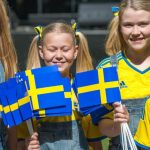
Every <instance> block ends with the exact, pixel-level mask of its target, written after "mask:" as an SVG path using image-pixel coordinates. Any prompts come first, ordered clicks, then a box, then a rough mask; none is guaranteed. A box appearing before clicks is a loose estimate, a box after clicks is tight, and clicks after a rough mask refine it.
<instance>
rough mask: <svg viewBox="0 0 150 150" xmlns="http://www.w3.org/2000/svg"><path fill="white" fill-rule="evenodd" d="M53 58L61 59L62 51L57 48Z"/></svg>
mask: <svg viewBox="0 0 150 150" xmlns="http://www.w3.org/2000/svg"><path fill="white" fill-rule="evenodd" d="M55 58H56V59H58V60H61V59H62V58H63V53H62V51H61V50H57V53H56V55H55Z"/></svg>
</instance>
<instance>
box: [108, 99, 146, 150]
mask: <svg viewBox="0 0 150 150" xmlns="http://www.w3.org/2000/svg"><path fill="white" fill-rule="evenodd" d="M147 99H148V97H145V98H143V99H135V100H133V99H132V100H123V101H122V103H123V104H125V106H126V107H127V109H128V111H129V114H130V122H129V128H130V130H131V133H132V135H133V136H134V134H135V132H136V130H137V127H138V123H139V121H140V118H141V117H142V115H143V111H144V106H145V102H146V100H147ZM129 149H130V148H129ZM109 150H122V147H121V141H120V136H117V137H113V138H111V140H110V143H109ZM139 150H140V149H139Z"/></svg>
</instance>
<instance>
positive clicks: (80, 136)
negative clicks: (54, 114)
mask: <svg viewBox="0 0 150 150" xmlns="http://www.w3.org/2000/svg"><path fill="white" fill-rule="evenodd" d="M38 134H39V141H40V150H88V143H87V140H86V138H85V135H84V132H83V129H82V126H81V122H80V121H77V120H74V121H69V122H43V123H41V124H40V127H39V128H38Z"/></svg>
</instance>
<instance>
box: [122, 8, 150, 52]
mask: <svg viewBox="0 0 150 150" xmlns="http://www.w3.org/2000/svg"><path fill="white" fill-rule="evenodd" d="M120 28H121V34H122V36H123V39H124V41H125V43H126V45H127V51H134V52H135V53H140V52H145V51H150V50H149V49H148V47H149V48H150V12H149V11H145V10H134V9H132V8H127V9H125V11H124V12H123V14H122V16H121V24H120Z"/></svg>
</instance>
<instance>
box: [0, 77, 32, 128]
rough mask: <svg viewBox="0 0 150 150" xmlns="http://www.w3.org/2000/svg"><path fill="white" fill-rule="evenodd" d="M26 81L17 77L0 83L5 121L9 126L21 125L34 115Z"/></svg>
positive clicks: (0, 101)
mask: <svg viewBox="0 0 150 150" xmlns="http://www.w3.org/2000/svg"><path fill="white" fill-rule="evenodd" d="M26 92H27V91H26V87H25V83H24V82H19V83H17V82H16V78H10V79H9V80H8V81H6V82H3V83H1V84H0V108H1V114H2V118H3V122H4V124H5V125H6V126H8V127H13V126H15V125H19V124H20V123H22V122H23V121H26V120H28V119H30V118H31V117H32V109H31V105H30V99H29V96H28V95H27V94H26Z"/></svg>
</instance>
